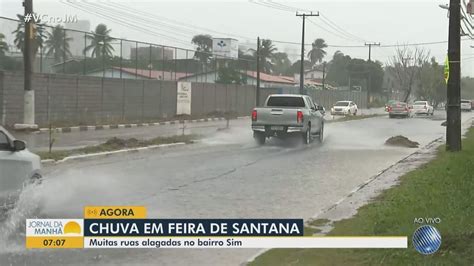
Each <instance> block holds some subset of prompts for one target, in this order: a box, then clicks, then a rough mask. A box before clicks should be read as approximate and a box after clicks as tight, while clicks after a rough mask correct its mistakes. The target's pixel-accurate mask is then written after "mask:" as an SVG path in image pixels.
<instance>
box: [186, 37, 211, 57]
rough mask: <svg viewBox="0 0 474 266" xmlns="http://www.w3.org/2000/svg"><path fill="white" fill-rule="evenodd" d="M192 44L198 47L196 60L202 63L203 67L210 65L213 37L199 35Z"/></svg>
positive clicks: (195, 54) (195, 55)
mask: <svg viewBox="0 0 474 266" xmlns="http://www.w3.org/2000/svg"><path fill="white" fill-rule="evenodd" d="M191 43H192V44H194V45H196V46H197V47H196V52H195V53H194V58H196V59H198V60H199V61H201V63H202V65H206V64H208V63H209V59H210V58H211V55H212V54H211V53H212V36H211V35H208V34H198V35H195V36H194V37H193V39H192V40H191Z"/></svg>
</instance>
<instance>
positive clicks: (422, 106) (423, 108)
mask: <svg viewBox="0 0 474 266" xmlns="http://www.w3.org/2000/svg"><path fill="white" fill-rule="evenodd" d="M412 112H413V114H415V115H420V114H424V115H433V114H434V107H433V106H432V105H431V104H430V103H429V102H428V101H415V102H414V103H413V106H412Z"/></svg>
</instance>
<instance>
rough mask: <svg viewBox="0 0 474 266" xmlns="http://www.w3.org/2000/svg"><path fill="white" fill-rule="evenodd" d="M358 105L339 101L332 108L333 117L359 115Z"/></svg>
mask: <svg viewBox="0 0 474 266" xmlns="http://www.w3.org/2000/svg"><path fill="white" fill-rule="evenodd" d="M357 111H358V108H357V104H355V103H354V102H353V101H338V102H336V104H334V106H333V107H332V108H331V115H357Z"/></svg>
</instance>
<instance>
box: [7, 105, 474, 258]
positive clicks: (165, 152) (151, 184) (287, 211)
mask: <svg viewBox="0 0 474 266" xmlns="http://www.w3.org/2000/svg"><path fill="white" fill-rule="evenodd" d="M444 116H445V114H444V112H437V114H436V115H435V116H434V117H424V116H423V117H415V118H410V119H389V118H388V116H380V117H375V118H370V119H364V120H357V121H348V122H334V123H327V124H326V127H325V139H324V142H323V143H322V144H320V143H318V142H316V141H315V142H313V143H312V144H310V145H307V146H306V145H303V144H301V140H300V138H298V137H295V138H291V139H288V140H285V141H282V140H278V139H272V140H270V141H268V142H267V143H266V144H265V145H264V146H257V145H256V144H255V143H254V141H253V139H252V134H251V130H250V121H249V120H244V119H243V120H234V121H232V123H231V128H230V129H229V130H219V131H217V130H216V128H212V127H209V128H206V130H208V131H206V132H207V133H206V138H204V139H202V140H201V141H199V142H198V143H195V144H190V145H183V146H178V147H174V148H165V149H160V150H153V151H145V152H140V153H130V154H123V155H117V156H113V157H109V158H103V159H95V160H87V161H82V162H68V163H64V164H59V165H56V166H54V167H47V168H46V169H45V173H46V177H45V180H44V182H43V184H42V185H40V186H39V187H35V188H34V189H29V190H27V191H25V192H24V193H23V195H22V196H21V199H20V202H19V204H18V206H17V207H16V208H15V209H14V210H12V212H11V213H10V214H9V217H8V218H7V220H6V221H4V222H3V223H4V224H3V225H2V226H1V227H0V228H2V229H0V265H10V264H12V265H17V264H18V265H73V264H74V265H87V264H94V265H142V264H152V265H238V264H240V263H242V262H244V261H245V260H246V259H248V258H249V257H250V256H252V255H254V254H255V253H256V252H258V250H254V249H242V250H228V249H221V250H198V249H196V250H189V249H188V250H184V249H168V250H164V249H163V250H68V251H65V250H25V249H24V233H23V231H24V219H26V218H31V217H44V218H80V217H82V215H83V213H82V210H83V207H84V206H87V205H144V206H146V207H147V209H148V216H149V217H150V218H178V217H179V218H303V219H305V220H306V219H309V218H311V217H313V216H314V215H315V214H316V213H318V212H320V211H321V210H322V209H325V208H327V207H328V206H330V205H332V204H334V203H335V202H337V201H338V200H340V199H341V198H343V197H344V196H345V195H347V194H349V193H350V192H351V191H352V190H353V189H354V188H355V187H357V186H358V185H360V184H361V183H363V182H365V181H366V180H367V179H369V178H370V177H372V176H374V175H376V174H378V173H379V172H380V171H382V170H384V169H386V168H387V167H389V166H390V165H392V164H394V163H396V162H397V161H399V160H401V159H402V158H404V157H406V156H407V155H409V154H411V153H413V152H415V151H416V150H417V149H416V148H415V149H413V148H402V147H389V146H386V145H384V142H385V140H386V139H387V138H389V137H391V136H395V135H404V136H406V137H408V138H409V139H411V140H413V141H417V142H419V143H420V147H422V146H424V145H427V144H428V143H430V142H432V141H433V140H435V139H438V138H441V137H443V136H444V134H445V127H443V126H441V123H442V122H443V121H444ZM471 117H472V114H470V113H463V121H467V120H468V119H470V118H471ZM221 124H222V122H221ZM177 126H178V125H177ZM173 130H174V129H172V130H171V131H173ZM104 132H105V131H104ZM129 132H130V131H129Z"/></svg>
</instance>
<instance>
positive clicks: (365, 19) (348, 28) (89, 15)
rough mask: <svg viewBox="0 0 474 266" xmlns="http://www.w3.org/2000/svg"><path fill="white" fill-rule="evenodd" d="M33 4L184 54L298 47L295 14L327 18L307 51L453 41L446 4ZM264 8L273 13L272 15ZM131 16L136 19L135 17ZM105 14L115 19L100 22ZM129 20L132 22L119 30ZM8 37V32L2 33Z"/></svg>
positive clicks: (6, 0) (12, 10) (469, 56)
mask: <svg viewBox="0 0 474 266" xmlns="http://www.w3.org/2000/svg"><path fill="white" fill-rule="evenodd" d="M462 1H464V0H462ZM21 2H22V1H21V0H0V16H4V17H10V18H14V17H15V14H18V13H23V7H22V5H21ZM33 2H34V10H35V12H36V13H39V14H47V15H50V16H64V15H65V14H67V15H77V17H78V18H79V19H85V20H90V22H91V30H92V29H93V28H94V27H95V26H96V25H97V24H98V23H105V24H107V26H109V27H110V28H111V29H112V32H111V35H113V36H114V37H123V38H127V39H133V40H140V41H144V42H152V43H157V44H166V45H173V46H177V47H183V48H192V45H191V43H190V40H191V38H192V36H193V35H194V34H197V33H208V34H211V35H212V36H214V37H235V38H237V39H238V40H239V42H240V43H246V42H250V43H255V42H256V40H255V39H256V37H257V36H260V37H261V38H269V39H273V40H280V41H287V42H297V43H299V42H301V18H299V17H296V16H295V12H294V10H292V8H291V7H293V8H294V9H299V10H313V11H316V12H317V11H319V12H320V14H321V15H322V16H321V17H313V18H311V21H312V22H307V24H306V25H307V26H306V41H305V43H310V42H312V41H313V40H314V39H315V38H323V39H325V40H326V42H327V43H328V44H329V45H331V46H337V45H342V46H347V45H349V46H359V45H362V46H363V44H364V40H366V41H374V42H380V43H381V44H382V45H392V44H405V43H420V42H421V43H424V42H438V41H446V40H447V36H448V35H447V33H448V18H447V13H446V12H447V11H446V10H444V9H441V8H440V7H439V6H438V5H439V4H446V3H447V2H448V1H447V0H445V1H436V0H434V1H433V0H431V1H428V0H425V1H416V0H415V1H390V0H377V1H337V0H336V1H335V0H332V1H317V0H313V1H310V2H309V1H306V2H301V1H271V0H270V1H268V0H266V1H261V0H260V1H259V0H254V1H243V0H242V1H151V0H149V1H131V0H130V1H124V0H121V1H118V0H111V1H94V0H89V1H86V2H83V1H75V3H77V4H76V5H80V7H79V8H78V7H72V6H70V5H67V4H66V3H67V2H66V1H65V0H64V1H59V0H33ZM257 3H259V4H257ZM278 4H283V5H286V6H290V8H288V7H282V6H281V5H278ZM264 5H272V6H273V8H272V7H268V6H264ZM278 6H280V8H278ZM114 8H115V9H114ZM81 9H87V11H84V10H81ZM117 9H119V11H117ZM280 9H285V10H280ZM105 10H107V12H105ZM120 12H127V14H130V15H126V14H124V13H120ZM130 12H134V13H133V14H134V15H133V14H131V13H130ZM146 13H151V16H149V18H146V17H147V16H146ZM104 14H105V15H106V16H110V17H105V18H104V17H101V16H100V15H102V16H103V15H104ZM123 19H126V21H121V22H120V20H123ZM117 20H119V21H117ZM154 21H155V22H154ZM328 21H330V22H328ZM163 22H165V24H163ZM325 22H326V23H325ZM331 22H332V23H333V24H331ZM159 23H161V25H160V24H159ZM177 23H179V24H177ZM313 23H314V24H316V25H319V26H320V27H322V28H320V27H317V26H316V25H314V24H313ZM328 23H329V24H330V25H331V26H329V25H328ZM128 24H132V25H135V26H133V27H132V26H130V25H128ZM183 24H184V25H183ZM137 25H138V26H137ZM323 28H324V29H323ZM3 29H6V27H2V30H3ZM2 30H0V31H2ZM6 30H9V29H6ZM209 30H211V31H209ZM470 45H473V43H472V41H463V47H462V49H463V50H462V57H463V58H464V61H463V64H462V74H463V75H464V76H466V75H469V76H474V67H473V66H474V64H473V63H474V60H473V59H474V51H471V50H472V49H473V48H470ZM277 47H278V48H279V50H282V51H283V50H286V51H287V52H288V53H289V54H290V56H291V57H293V58H296V57H297V56H298V55H299V53H300V47H299V46H298V45H292V44H278V45H277ZM425 48H426V49H429V50H430V52H431V55H432V56H435V57H436V59H437V60H438V61H439V62H441V63H443V62H444V59H445V56H446V51H447V43H442V44H436V45H427V46H425ZM307 49H308V48H307ZM336 50H341V51H342V52H343V53H345V54H349V55H350V56H351V57H358V58H363V59H367V57H368V48H367V47H354V48H350V47H329V48H328V49H327V53H328V55H327V58H326V60H330V58H331V57H332V54H333V53H334V52H335V51H336ZM394 50H395V48H394V47H374V48H373V49H372V58H373V59H374V60H380V61H382V62H384V63H385V62H387V60H388V58H389V57H390V56H392V55H393V53H394Z"/></svg>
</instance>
